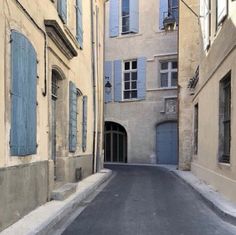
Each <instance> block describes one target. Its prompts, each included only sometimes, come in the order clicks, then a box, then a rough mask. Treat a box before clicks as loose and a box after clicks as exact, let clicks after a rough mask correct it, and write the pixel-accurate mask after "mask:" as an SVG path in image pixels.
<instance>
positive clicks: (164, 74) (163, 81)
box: [160, 61, 178, 88]
mask: <svg viewBox="0 0 236 235" xmlns="http://www.w3.org/2000/svg"><path fill="white" fill-rule="evenodd" d="M177 69H178V62H177V61H162V62H160V87H162V88H164V87H177V83H178V71H177Z"/></svg>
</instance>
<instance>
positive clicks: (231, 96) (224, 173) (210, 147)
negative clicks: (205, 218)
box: [179, 1, 236, 202]
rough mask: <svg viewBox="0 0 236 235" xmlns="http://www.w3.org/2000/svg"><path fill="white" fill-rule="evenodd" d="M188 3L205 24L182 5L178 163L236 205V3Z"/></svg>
mask: <svg viewBox="0 0 236 235" xmlns="http://www.w3.org/2000/svg"><path fill="white" fill-rule="evenodd" d="M189 2H190V3H189V5H190V7H191V8H192V9H193V10H194V11H195V12H196V13H197V14H198V15H200V19H199V20H200V24H199V25H198V22H197V21H198V19H197V17H195V15H193V13H192V12H190V11H189V10H188V9H187V8H186V6H185V5H184V4H180V27H179V29H180V31H179V61H180V63H179V86H180V90H179V103H180V104H179V123H180V136H179V138H180V139H179V141H180V149H179V156H180V163H179V164H180V168H181V169H190V166H191V170H192V172H193V173H194V174H195V175H196V176H198V177H199V178H201V179H202V180H204V181H205V182H207V183H208V184H210V185H212V186H213V187H214V188H215V189H216V190H217V191H219V192H220V193H222V194H223V195H224V196H225V197H227V198H228V199H230V200H231V201H233V202H236V191H235V188H236V187H235V186H236V167H235V166H236V165H235V163H236V160H235V159H236V150H235V146H236V144H235V143H236V142H235V141H236V139H235V135H234V133H235V118H236V113H235V105H236V103H235V100H236V99H235V95H236V93H235V91H234V90H235V89H234V87H235V74H236V71H235V67H236V66H235V65H236V64H235V61H236V60H235V58H236V50H235V38H236V15H235V11H236V3H235V1H209V3H208V1H205V2H206V3H207V4H208V5H205V6H202V4H201V1H189ZM217 2H218V4H219V5H218V6H217ZM204 9H205V11H204ZM217 9H218V10H219V12H218V14H217ZM204 16H205V18H204ZM198 66H199V75H198V73H196V74H195V72H196V70H197V67H198ZM191 78H192V79H191ZM190 79H191V80H190ZM198 79H199V80H198ZM188 86H189V88H188ZM196 109H197V113H198V114H197V113H196ZM226 117H227V118H226Z"/></svg>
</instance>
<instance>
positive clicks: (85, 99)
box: [82, 96, 88, 152]
mask: <svg viewBox="0 0 236 235" xmlns="http://www.w3.org/2000/svg"><path fill="white" fill-rule="evenodd" d="M87 112H88V97H87V96H84V97H83V136H82V148H83V151H84V152H85V151H86V147H87Z"/></svg>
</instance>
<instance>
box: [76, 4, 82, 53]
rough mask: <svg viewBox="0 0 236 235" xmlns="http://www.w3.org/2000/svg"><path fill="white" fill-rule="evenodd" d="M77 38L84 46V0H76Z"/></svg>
mask: <svg viewBox="0 0 236 235" xmlns="http://www.w3.org/2000/svg"><path fill="white" fill-rule="evenodd" d="M76 39H77V41H78V42H79V44H80V47H81V48H83V11H82V0H76Z"/></svg>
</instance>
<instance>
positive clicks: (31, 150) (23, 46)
mask: <svg viewBox="0 0 236 235" xmlns="http://www.w3.org/2000/svg"><path fill="white" fill-rule="evenodd" d="M11 39H12V40H11V133H10V152H11V155H12V156H24V155H30V154H35V153H36V79H37V59H36V53H35V50H34V48H33V46H32V45H31V43H30V42H29V40H28V39H27V38H26V37H25V36H23V35H22V34H20V33H18V32H16V31H12V34H11Z"/></svg>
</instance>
